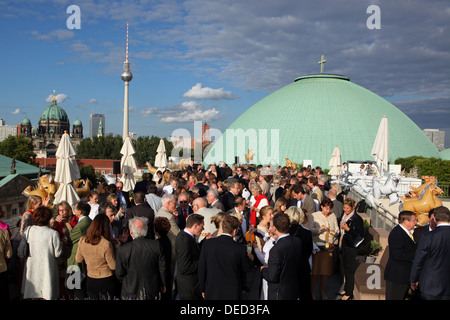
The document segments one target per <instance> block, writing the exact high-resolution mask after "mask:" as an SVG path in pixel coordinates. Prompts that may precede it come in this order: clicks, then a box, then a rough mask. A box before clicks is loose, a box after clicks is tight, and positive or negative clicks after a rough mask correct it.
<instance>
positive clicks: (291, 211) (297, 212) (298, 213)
mask: <svg viewBox="0 0 450 320" xmlns="http://www.w3.org/2000/svg"><path fill="white" fill-rule="evenodd" d="M286 214H287V215H288V217H289V220H290V222H291V224H302V223H303V222H304V221H305V213H304V212H303V210H301V209H299V208H297V207H296V206H290V207H289V208H287V210H286Z"/></svg>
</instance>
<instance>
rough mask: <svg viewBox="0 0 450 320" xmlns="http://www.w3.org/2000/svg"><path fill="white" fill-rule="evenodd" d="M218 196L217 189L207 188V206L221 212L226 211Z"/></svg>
mask: <svg viewBox="0 0 450 320" xmlns="http://www.w3.org/2000/svg"><path fill="white" fill-rule="evenodd" d="M219 198H220V196H219V191H218V190H217V189H214V188H209V189H208V192H207V193H206V200H207V201H208V204H209V207H210V208H216V209H219V210H220V211H222V212H226V211H225V207H224V205H223V204H222V202H220V201H219Z"/></svg>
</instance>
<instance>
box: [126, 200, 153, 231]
mask: <svg viewBox="0 0 450 320" xmlns="http://www.w3.org/2000/svg"><path fill="white" fill-rule="evenodd" d="M134 203H135V204H136V205H135V206H134V207H131V208H130V209H128V210H127V212H126V220H127V225H128V221H129V220H131V219H133V218H135V217H145V218H147V219H148V225H149V230H148V232H147V235H146V238H148V239H154V238H155V232H154V230H153V221H155V212H154V211H153V209H152V207H150V205H149V204H148V203H147V202H146V201H145V194H144V193H143V192H136V193H135V194H134ZM129 240H131V239H129Z"/></svg>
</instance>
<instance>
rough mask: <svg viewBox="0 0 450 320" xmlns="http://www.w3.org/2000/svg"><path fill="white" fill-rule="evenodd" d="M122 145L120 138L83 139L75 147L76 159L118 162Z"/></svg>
mask: <svg viewBox="0 0 450 320" xmlns="http://www.w3.org/2000/svg"><path fill="white" fill-rule="evenodd" d="M122 145H123V141H122V137H121V136H115V137H113V136H106V137H93V138H85V139H83V140H81V141H80V143H79V144H78V146H77V158H78V159H113V160H120V158H121V157H122V155H121V154H120V149H121V148H122Z"/></svg>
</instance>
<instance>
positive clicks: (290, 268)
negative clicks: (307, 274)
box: [261, 213, 302, 300]
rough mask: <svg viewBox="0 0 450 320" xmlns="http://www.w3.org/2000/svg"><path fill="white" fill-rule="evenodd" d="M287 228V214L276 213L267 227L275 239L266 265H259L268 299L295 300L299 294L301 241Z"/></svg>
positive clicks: (288, 225)
mask: <svg viewBox="0 0 450 320" xmlns="http://www.w3.org/2000/svg"><path fill="white" fill-rule="evenodd" d="M289 229H290V221H289V217H288V215H287V214H285V213H277V214H276V215H275V216H274V217H273V224H272V226H271V227H270V229H269V230H270V232H272V233H273V234H274V235H275V237H276V239H277V241H276V243H275V245H274V246H273V247H272V249H270V255H269V261H268V263H267V266H263V267H261V271H262V276H263V278H264V279H265V280H266V281H267V283H268V299H269V300H297V299H298V298H299V296H300V292H299V287H298V285H299V277H300V273H301V271H302V268H301V255H302V243H301V240H300V238H297V237H292V236H290V234H289Z"/></svg>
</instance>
